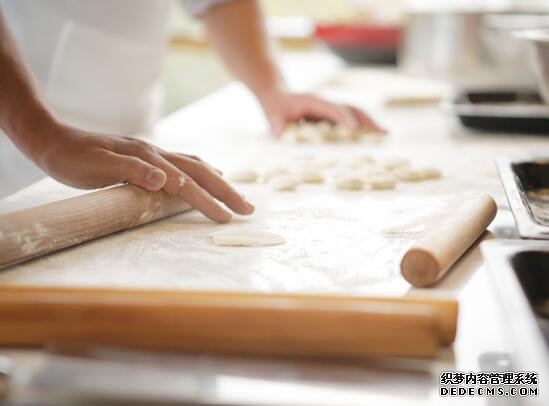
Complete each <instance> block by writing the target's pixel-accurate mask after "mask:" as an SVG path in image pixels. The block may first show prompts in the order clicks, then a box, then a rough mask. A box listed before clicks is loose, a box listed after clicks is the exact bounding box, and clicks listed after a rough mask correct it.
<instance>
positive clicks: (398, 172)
mask: <svg viewBox="0 0 549 406" xmlns="http://www.w3.org/2000/svg"><path fill="white" fill-rule="evenodd" d="M392 173H393V175H395V176H396V178H397V179H398V180H402V181H404V182H417V181H420V180H423V179H424V178H423V175H422V173H421V172H420V171H418V170H417V169H413V168H409V167H407V166H404V167H401V168H396V169H395V170H394V171H392Z"/></svg>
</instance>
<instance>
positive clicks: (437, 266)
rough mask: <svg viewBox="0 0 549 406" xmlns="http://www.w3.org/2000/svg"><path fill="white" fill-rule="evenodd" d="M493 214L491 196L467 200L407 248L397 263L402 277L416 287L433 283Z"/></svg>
mask: <svg viewBox="0 0 549 406" xmlns="http://www.w3.org/2000/svg"><path fill="white" fill-rule="evenodd" d="M496 212H497V206H496V202H495V201H494V199H492V197H491V196H489V195H487V194H484V193H479V194H475V195H473V196H470V197H467V199H466V200H465V201H464V202H463V203H462V204H461V205H460V206H458V208H457V209H456V210H455V211H454V212H452V213H451V214H449V215H448V217H447V218H445V219H443V220H442V221H441V222H440V223H439V224H437V225H436V226H435V227H434V228H433V229H432V230H430V231H429V232H427V234H426V235H425V236H423V237H422V238H421V239H420V240H419V241H417V242H416V243H415V244H414V245H413V246H412V247H411V248H410V249H408V251H407V252H406V253H405V254H404V257H403V258H402V262H401V263H400V270H401V273H402V276H403V277H404V278H405V279H406V280H407V281H408V282H410V283H411V284H412V285H414V286H417V287H426V286H431V285H433V284H435V283H436V282H437V281H438V280H439V279H440V278H442V277H443V276H444V274H446V272H447V271H448V270H449V269H450V268H451V267H452V265H453V264H454V263H455V262H456V261H457V260H458V259H459V258H460V257H461V256H462V255H463V253H464V252H465V251H467V249H468V248H469V247H470V246H471V245H472V244H473V243H474V242H475V241H476V240H477V239H478V238H479V237H480V236H481V235H482V234H483V233H484V231H486V228H487V227H488V226H489V225H490V223H491V222H492V220H493V219H494V217H495V216H496Z"/></svg>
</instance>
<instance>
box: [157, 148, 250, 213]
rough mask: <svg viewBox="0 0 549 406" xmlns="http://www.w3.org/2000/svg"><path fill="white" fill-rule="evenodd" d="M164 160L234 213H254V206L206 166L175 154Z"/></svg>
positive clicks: (166, 156)
mask: <svg viewBox="0 0 549 406" xmlns="http://www.w3.org/2000/svg"><path fill="white" fill-rule="evenodd" d="M164 158H165V159H167V160H169V161H170V162H172V163H173V164H175V165H176V166H177V167H178V168H180V169H181V170H182V171H183V172H185V173H186V174H188V175H189V176H190V177H191V178H192V179H193V180H194V181H195V182H196V183H197V184H198V185H199V186H200V187H202V188H204V189H205V190H206V191H207V192H208V193H210V194H211V195H212V196H213V197H215V198H216V199H218V200H219V201H221V202H223V203H225V205H227V207H229V208H230V209H231V210H233V211H234V212H235V213H238V214H243V215H249V214H252V213H253V212H254V210H255V208H254V206H253V205H252V204H251V203H250V202H248V201H247V200H246V198H244V196H242V195H241V194H240V193H238V192H237V191H236V190H235V189H234V188H233V187H232V186H231V185H230V184H229V183H227V182H226V181H225V180H224V179H223V178H222V177H221V176H220V175H219V174H218V173H216V172H215V171H214V170H213V169H212V168H210V167H209V166H208V165H205V164H204V163H201V162H197V161H194V160H190V159H184V158H182V157H181V156H179V155H177V154H165V155H164Z"/></svg>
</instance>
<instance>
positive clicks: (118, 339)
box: [0, 286, 458, 359]
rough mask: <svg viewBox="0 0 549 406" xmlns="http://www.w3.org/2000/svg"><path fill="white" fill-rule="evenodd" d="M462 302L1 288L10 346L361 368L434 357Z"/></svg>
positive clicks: (2, 334)
mask: <svg viewBox="0 0 549 406" xmlns="http://www.w3.org/2000/svg"><path fill="white" fill-rule="evenodd" d="M457 313H458V305H457V303H456V302H455V301H452V300H427V299H425V300H423V299H413V298H367V297H352V296H350V297H349V296H307V295H289V294H261V293H249V294H247V293H227V292H182V291H163V290H121V289H76V288H53V287H9V286H3V287H0V346H18V347H21V346H43V345H47V344H54V343H58V344H71V343H78V344H106V345H116V346H123V347H130V348H143V349H148V350H163V351H186V352H199V353H221V354H239V355H260V356H283V357H313V358H337V359H343V358H347V359H361V358H365V357H371V356H398V357H434V356H436V355H437V352H438V349H439V348H440V347H441V346H445V345H448V344H450V343H451V342H452V341H453V340H454V337H455V333H456V325H457Z"/></svg>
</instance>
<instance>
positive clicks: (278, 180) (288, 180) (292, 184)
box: [269, 175, 301, 192]
mask: <svg viewBox="0 0 549 406" xmlns="http://www.w3.org/2000/svg"><path fill="white" fill-rule="evenodd" d="M300 181H301V179H300V178H299V177H297V176H295V175H281V176H276V177H274V178H272V179H271V180H270V181H269V184H270V185H271V187H272V188H273V190H278V191H283V192H291V191H293V190H295V189H296V188H297V186H298V185H299V183H300Z"/></svg>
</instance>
